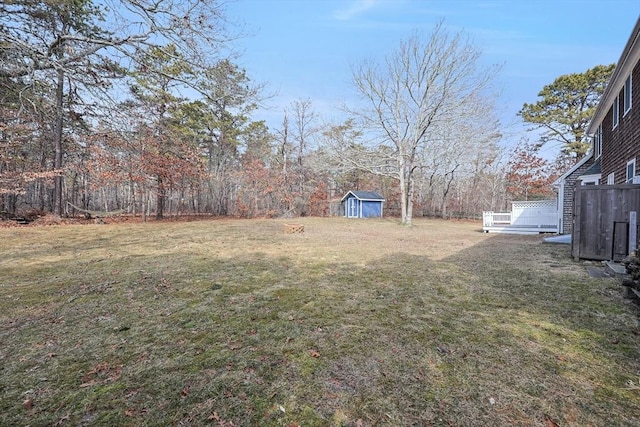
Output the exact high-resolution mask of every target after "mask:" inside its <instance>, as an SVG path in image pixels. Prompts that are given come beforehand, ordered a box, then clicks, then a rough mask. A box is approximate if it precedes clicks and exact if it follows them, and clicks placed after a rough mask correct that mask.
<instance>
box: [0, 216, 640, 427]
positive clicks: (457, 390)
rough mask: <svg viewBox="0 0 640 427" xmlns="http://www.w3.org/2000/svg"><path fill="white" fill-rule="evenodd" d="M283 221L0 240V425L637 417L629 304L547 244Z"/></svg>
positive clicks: (124, 227) (563, 249)
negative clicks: (292, 227)
mask: <svg viewBox="0 0 640 427" xmlns="http://www.w3.org/2000/svg"><path fill="white" fill-rule="evenodd" d="M291 221H293V222H297V223H300V224H303V225H304V227H305V232H304V234H285V233H284V232H283V227H284V224H285V222H286V221H284V220H206V221H194V222H150V223H146V224H142V223H124V224H105V225H65V226H49V227H31V226H29V227H23V228H2V229H0V425H3V426H4V425H7V426H9V425H30V426H53V425H61V426H64V425H69V426H78V425H87V426H89V425H90V426H94V425H158V426H161V425H176V426H178V425H180V426H184V425H193V426H197V425H213V426H227V427H231V426H374V425H375V426H412V425H416V426H423V425H424V426H430V425H435V426H476V425H477V426H553V425H556V424H557V425H560V426H624V425H628V426H632V425H633V426H636V425H638V423H639V422H640V418H639V417H640V344H639V343H640V327H639V324H638V314H639V312H640V310H639V309H638V307H637V306H636V305H635V304H634V303H632V302H630V301H628V300H625V299H624V298H623V297H622V290H621V287H620V285H619V284H618V282H617V281H615V280H614V279H609V278H605V279H602V278H590V277H589V276H588V274H587V272H586V267H585V266H584V265H583V264H582V263H576V262H574V261H573V260H572V259H571V257H570V248H569V247H568V246H565V245H549V244H543V243H541V242H542V238H541V237H539V236H507V235H489V234H484V233H482V232H480V229H481V226H480V224H479V223H470V222H445V221H436V220H416V221H415V223H414V226H413V227H410V228H409V227H404V226H401V225H399V223H398V222H397V221H396V220H394V219H385V220H347V219H344V218H322V219H320V218H302V219H296V220H291ZM553 423H556V424H553Z"/></svg>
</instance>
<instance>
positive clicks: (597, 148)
mask: <svg viewBox="0 0 640 427" xmlns="http://www.w3.org/2000/svg"><path fill="white" fill-rule="evenodd" d="M601 154H602V125H600V126H598V130H596V134H595V135H594V136H593V157H594V158H596V159H597V158H598V157H600V155H601Z"/></svg>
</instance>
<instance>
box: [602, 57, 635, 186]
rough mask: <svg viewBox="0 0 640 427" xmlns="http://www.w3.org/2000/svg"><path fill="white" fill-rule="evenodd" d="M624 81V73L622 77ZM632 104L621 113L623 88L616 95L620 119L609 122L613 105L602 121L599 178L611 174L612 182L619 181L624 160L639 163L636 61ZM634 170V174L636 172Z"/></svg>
mask: <svg viewBox="0 0 640 427" xmlns="http://www.w3.org/2000/svg"><path fill="white" fill-rule="evenodd" d="M624 79H625V80H626V76H624ZM631 91H632V96H631V99H632V104H631V110H630V111H629V112H627V114H626V115H625V114H624V110H623V105H622V96H623V92H624V87H623V88H622V90H621V91H620V93H619V94H618V95H619V96H618V98H616V100H617V102H619V103H620V104H619V107H620V122H619V123H618V126H617V127H616V128H615V129H612V125H613V122H612V120H613V106H610V107H609V111H608V112H607V115H606V116H605V118H604V120H603V122H602V181H603V183H606V182H607V181H606V180H607V176H609V174H611V173H612V172H613V173H614V174H615V175H614V178H615V184H622V183H624V182H625V179H626V177H627V170H626V168H627V162H628V161H629V160H632V159H633V158H638V163H637V164H638V165H640V63H636V64H635V66H634V68H633V72H632V77H631ZM639 172H640V171H639V170H636V173H639Z"/></svg>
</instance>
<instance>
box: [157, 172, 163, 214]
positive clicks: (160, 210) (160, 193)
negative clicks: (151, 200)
mask: <svg viewBox="0 0 640 427" xmlns="http://www.w3.org/2000/svg"><path fill="white" fill-rule="evenodd" d="M163 216H164V183H163V182H162V178H161V177H158V195H157V197H156V219H162V217H163Z"/></svg>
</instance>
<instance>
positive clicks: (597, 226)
mask: <svg viewBox="0 0 640 427" xmlns="http://www.w3.org/2000/svg"><path fill="white" fill-rule="evenodd" d="M573 206H574V209H573V233H572V239H571V241H572V250H571V252H572V255H573V257H574V258H575V259H576V260H578V259H593V260H614V261H620V260H621V259H622V258H624V257H625V256H627V255H628V254H629V252H630V250H631V249H633V248H636V247H637V244H638V242H637V237H636V236H637V225H635V224H633V222H635V221H634V220H631V221H630V218H633V217H634V216H635V215H637V213H640V186H638V185H633V184H624V185H597V186H596V185H578V186H576V191H575V194H574V203H573ZM632 212H635V214H632ZM629 236H631V239H630V237H629Z"/></svg>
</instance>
